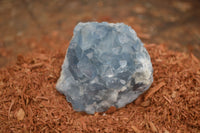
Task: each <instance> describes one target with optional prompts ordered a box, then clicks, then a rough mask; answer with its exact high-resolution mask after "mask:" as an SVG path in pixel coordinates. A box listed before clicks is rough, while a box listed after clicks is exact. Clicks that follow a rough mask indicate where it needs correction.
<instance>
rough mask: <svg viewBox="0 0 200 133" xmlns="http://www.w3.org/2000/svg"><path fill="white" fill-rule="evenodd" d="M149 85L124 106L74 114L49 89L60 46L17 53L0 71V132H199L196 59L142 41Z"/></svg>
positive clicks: (199, 72) (199, 75)
mask: <svg viewBox="0 0 200 133" xmlns="http://www.w3.org/2000/svg"><path fill="white" fill-rule="evenodd" d="M145 47H146V48H147V50H148V51H149V54H150V56H151V59H152V63H153V68H154V82H153V84H152V86H151V87H150V89H149V90H148V91H147V92H146V93H145V94H143V95H142V96H140V97H139V98H138V99H137V100H136V101H134V102H133V103H130V104H128V105H127V106H126V107H124V108H120V109H115V108H114V107H112V108H110V109H109V110H108V111H107V112H104V113H96V114H94V115H87V114H85V113H80V112H75V111H74V110H73V109H72V106H71V105H70V104H69V103H68V102H67V101H66V99H65V97H64V96H63V95H61V94H60V93H59V92H57V91H56V89H55V84H56V82H57V79H58V78H59V75H60V70H61V65H62V63H63V60H64V57H65V52H66V46H64V45H63V47H60V48H55V49H54V50H55V51H56V52H55V51H53V50H52V51H45V49H39V50H37V51H35V52H33V53H32V54H30V55H27V56H22V55H19V56H18V59H17V62H16V63H15V64H13V65H12V66H8V67H6V68H2V69H1V70H0V97H1V99H0V125H1V126H0V132H106V133H107V132H126V133H127V132H136V133H139V132H154V133H157V132H159V133H161V132H164V133H169V132H178V133H181V132H194V133H196V132H200V61H199V60H198V59H197V58H196V57H194V56H193V55H192V54H190V55H189V54H184V53H177V52H173V51H170V50H168V49H166V48H165V47H164V46H163V45H154V44H150V45H146V46H145Z"/></svg>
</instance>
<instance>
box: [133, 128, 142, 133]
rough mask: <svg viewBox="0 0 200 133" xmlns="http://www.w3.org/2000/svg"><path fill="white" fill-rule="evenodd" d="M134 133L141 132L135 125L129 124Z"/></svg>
mask: <svg viewBox="0 0 200 133" xmlns="http://www.w3.org/2000/svg"><path fill="white" fill-rule="evenodd" d="M131 127H132V129H133V131H134V132H135V133H141V132H140V130H139V129H138V128H137V127H136V126H131Z"/></svg>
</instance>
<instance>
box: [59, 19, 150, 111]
mask: <svg viewBox="0 0 200 133" xmlns="http://www.w3.org/2000/svg"><path fill="white" fill-rule="evenodd" d="M152 82H153V68H152V64H151V59H150V56H149V54H148V52H147V50H146V49H145V48H144V46H143V43H142V42H141V41H140V39H139V38H138V37H137V35H136V33H135V31H134V30H133V29H132V28H131V27H129V26H127V25H125V24H123V23H116V24H113V23H107V22H103V23H97V22H88V23H79V24H78V25H77V26H76V27H75V29H74V36H73V38H72V40H71V42H70V45H69V48H68V50H67V54H66V56H65V60H64V63H63V65H62V71H61V75H60V78H59V80H58V82H57V85H56V88H57V90H58V91H59V92H61V93H62V94H64V95H65V96H66V99H67V101H68V102H70V103H71V104H72V106H73V109H74V110H76V111H84V112H86V113H88V114H94V113H95V112H103V111H106V110H107V109H108V108H109V107H111V106H115V107H116V108H120V107H124V106H125V105H126V104H128V103H131V102H132V101H134V100H135V99H136V98H137V97H138V96H139V95H140V94H141V93H143V92H144V91H146V90H147V89H148V88H149V87H150V85H151V84H152Z"/></svg>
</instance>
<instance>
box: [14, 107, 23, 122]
mask: <svg viewBox="0 0 200 133" xmlns="http://www.w3.org/2000/svg"><path fill="white" fill-rule="evenodd" d="M24 116H25V112H24V110H23V109H22V108H20V109H19V110H18V111H17V113H16V117H17V120H19V121H21V120H23V119H24Z"/></svg>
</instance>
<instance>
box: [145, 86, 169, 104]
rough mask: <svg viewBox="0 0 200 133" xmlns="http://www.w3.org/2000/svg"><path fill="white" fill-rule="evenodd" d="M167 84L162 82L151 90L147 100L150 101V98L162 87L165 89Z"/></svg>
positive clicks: (146, 97) (146, 96)
mask: <svg viewBox="0 0 200 133" xmlns="http://www.w3.org/2000/svg"><path fill="white" fill-rule="evenodd" d="M165 84H166V83H165V82H161V83H159V84H158V85H156V86H155V87H153V88H150V89H149V90H148V92H147V94H146V95H145V100H146V99H148V98H149V97H151V96H152V95H153V94H154V93H156V92H157V91H158V90H159V89H160V88H161V87H163V86H164V85H165Z"/></svg>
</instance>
